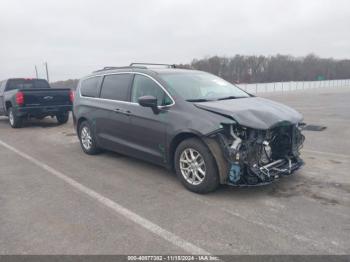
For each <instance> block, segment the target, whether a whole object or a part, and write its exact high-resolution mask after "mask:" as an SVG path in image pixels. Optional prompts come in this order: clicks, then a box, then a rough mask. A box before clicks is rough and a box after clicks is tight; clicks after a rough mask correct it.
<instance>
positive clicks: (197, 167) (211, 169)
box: [175, 138, 219, 194]
mask: <svg viewBox="0 0 350 262" xmlns="http://www.w3.org/2000/svg"><path fill="white" fill-rule="evenodd" d="M175 171H176V174H177V176H178V177H179V179H180V180H181V182H182V184H183V185H184V186H185V187H186V188H187V189H189V190H190V191H192V192H195V193H200V194H205V193H209V192H211V191H214V190H215V189H216V188H217V187H218V186H219V175H218V171H217V167H216V162H215V159H214V157H213V155H212V154H211V152H210V151H209V149H208V148H207V146H206V145H205V144H203V142H202V141H200V140H199V139H197V138H190V139H186V140H184V141H183V142H181V143H180V145H179V146H178V147H177V149H176V152H175Z"/></svg>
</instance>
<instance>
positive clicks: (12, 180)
mask: <svg viewBox="0 0 350 262" xmlns="http://www.w3.org/2000/svg"><path fill="white" fill-rule="evenodd" d="M264 96H268V97H269V98H271V99H273V100H276V101H280V102H283V103H285V104H287V105H290V106H292V107H294V108H296V109H297V110H299V111H300V112H301V113H303V114H304V117H305V122H306V123H308V124H316V125H323V126H326V127H327V128H326V129H325V130H324V131H321V132H313V131H305V132H304V134H305V136H306V142H305V146H304V149H303V151H302V155H303V158H304V160H305V161H306V165H305V166H304V167H303V168H302V169H301V170H300V171H298V172H297V173H296V174H295V175H294V176H291V177H285V178H283V179H281V180H280V181H278V182H276V183H273V184H271V185H268V186H263V187H249V188H235V187H229V186H222V187H220V188H219V190H217V191H216V192H214V193H211V194H207V195H197V194H194V193H191V192H189V191H187V190H186V189H185V188H183V186H182V185H181V184H180V182H179V181H178V180H177V178H176V176H175V174H173V173H172V172H170V171H167V170H165V169H163V168H161V167H158V166H155V165H151V164H148V163H145V162H143V161H140V160H137V159H133V158H130V157H125V156H123V155H120V154H116V153H110V152H104V153H102V154H100V155H97V156H88V155H85V154H84V153H83V152H82V150H81V148H80V145H79V142H78V139H77V137H76V135H75V132H74V130H73V125H72V122H69V123H68V124H66V125H62V126H58V125H57V124H56V121H55V120H54V119H50V118H48V119H45V120H42V121H37V120H33V121H30V122H28V123H26V124H25V126H24V127H23V128H22V129H12V128H10V127H9V125H8V122H7V118H5V117H0V254H188V253H211V254H348V253H349V248H350V238H349V235H350V175H349V169H350V139H349V138H350V103H349V101H350V88H337V89H335V88H333V89H317V90H316V89H313V90H307V91H295V92H290V93H288V94H287V93H285V94H278V93H274V94H264Z"/></svg>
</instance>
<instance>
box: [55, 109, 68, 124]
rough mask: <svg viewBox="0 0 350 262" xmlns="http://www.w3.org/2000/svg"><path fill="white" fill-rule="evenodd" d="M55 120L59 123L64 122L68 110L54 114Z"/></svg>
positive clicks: (66, 119) (66, 120) (66, 118)
mask: <svg viewBox="0 0 350 262" xmlns="http://www.w3.org/2000/svg"><path fill="white" fill-rule="evenodd" d="M56 119H57V122H58V123H60V124H65V123H67V122H68V120H69V112H65V113H61V114H58V115H56Z"/></svg>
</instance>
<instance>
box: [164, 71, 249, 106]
mask: <svg viewBox="0 0 350 262" xmlns="http://www.w3.org/2000/svg"><path fill="white" fill-rule="evenodd" d="M159 76H160V77H161V78H162V79H163V80H164V81H165V82H166V83H167V85H168V91H169V93H170V94H171V95H173V96H176V95H180V96H181V97H182V98H183V99H185V100H187V101H193V102H204V101H210V100H221V99H235V98H244V97H249V96H250V95H248V94H247V93H246V92H244V91H243V90H241V89H239V88H238V87H237V86H235V85H233V84H231V83H229V82H227V81H225V80H224V79H222V78H220V77H217V76H215V75H212V74H209V73H206V72H200V71H188V72H172V73H168V72H167V73H161V74H159Z"/></svg>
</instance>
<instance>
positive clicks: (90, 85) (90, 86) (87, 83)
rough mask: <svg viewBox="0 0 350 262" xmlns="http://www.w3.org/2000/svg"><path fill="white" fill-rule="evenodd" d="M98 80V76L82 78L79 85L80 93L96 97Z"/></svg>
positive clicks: (98, 90)
mask: <svg viewBox="0 0 350 262" xmlns="http://www.w3.org/2000/svg"><path fill="white" fill-rule="evenodd" d="M100 81H101V77H100V76H99V77H91V78H88V79H85V80H83V82H82V83H81V87H80V92H81V94H82V95H83V96H87V97H98V95H99V93H100V88H99V87H100Z"/></svg>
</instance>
